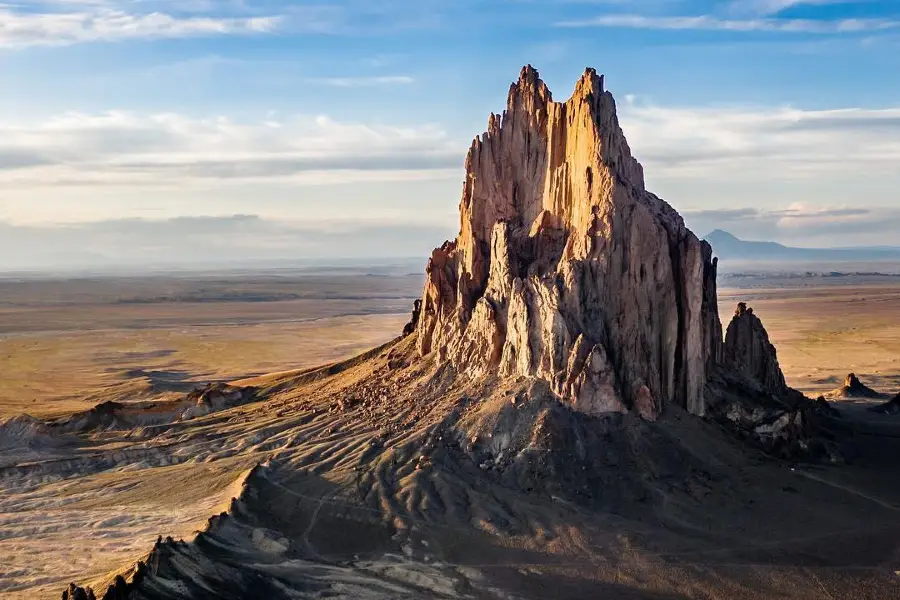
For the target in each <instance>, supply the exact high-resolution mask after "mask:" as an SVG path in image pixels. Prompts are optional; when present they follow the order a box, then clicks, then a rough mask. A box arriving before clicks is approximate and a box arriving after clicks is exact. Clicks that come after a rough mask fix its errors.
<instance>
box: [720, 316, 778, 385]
mask: <svg viewBox="0 0 900 600" xmlns="http://www.w3.org/2000/svg"><path fill="white" fill-rule="evenodd" d="M724 362H725V366H726V367H728V368H730V369H732V370H734V371H737V372H741V373H743V374H744V375H746V376H747V377H749V378H750V379H751V380H753V381H754V382H756V383H758V384H759V386H760V387H761V388H762V389H763V390H764V391H765V392H767V393H769V394H772V395H774V396H784V395H786V394H787V393H788V386H787V384H786V383H785V381H784V374H783V373H782V372H781V367H780V366H778V356H777V353H776V351H775V346H773V345H772V343H771V342H769V334H768V333H767V332H766V328H765V327H763V324H762V321H760V320H759V317H757V316H756V315H755V314H753V309H752V308H749V307H748V306H747V304H746V303H744V302H740V303H738V305H737V309H736V310H735V311H734V318H733V319H732V320H731V323H730V324H729V325H728V330H727V331H726V332H725V356H724Z"/></svg>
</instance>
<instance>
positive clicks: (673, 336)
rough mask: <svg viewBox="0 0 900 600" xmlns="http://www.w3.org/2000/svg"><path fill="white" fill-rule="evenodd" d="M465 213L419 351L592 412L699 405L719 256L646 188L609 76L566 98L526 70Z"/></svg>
mask: <svg viewBox="0 0 900 600" xmlns="http://www.w3.org/2000/svg"><path fill="white" fill-rule="evenodd" d="M460 221H461V222H460V232H459V235H458V236H457V238H456V240H454V241H451V242H447V243H445V244H444V245H443V246H442V247H440V248H438V249H436V250H435V251H434V253H433V255H432V257H431V260H430V261H429V263H428V267H427V277H426V284H425V290H424V293H423V298H422V312H421V316H420V318H419V322H418V327H417V334H418V339H417V344H418V351H419V353H420V354H422V355H428V354H430V353H433V352H434V353H438V355H439V356H440V357H441V358H442V359H446V360H449V361H450V363H451V364H453V365H455V366H456V367H457V368H458V369H460V370H465V371H466V372H468V373H469V374H472V375H480V374H487V373H499V374H501V375H504V376H528V377H535V378H539V379H543V380H546V381H547V382H549V383H550V384H551V388H552V390H553V391H554V393H556V394H557V395H558V396H559V397H561V398H563V399H565V400H567V401H569V402H570V403H571V405H572V406H573V407H574V408H576V409H577V410H580V411H582V412H585V413H588V414H601V413H606V412H623V411H626V410H629V409H635V410H638V411H639V412H640V413H641V414H642V415H644V416H645V417H646V418H650V419H653V418H655V417H656V415H657V414H658V413H659V411H661V410H662V409H664V408H665V406H666V405H668V404H670V403H676V404H679V405H681V406H683V407H685V408H687V409H688V410H690V411H691V412H693V413H695V414H703V412H704V410H705V402H704V387H705V385H706V380H707V371H708V370H709V369H711V368H713V367H714V366H715V365H716V364H717V363H718V362H719V361H720V360H721V324H720V321H719V316H718V310H717V307H716V291H715V278H716V263H715V261H713V260H712V250H711V248H710V246H709V245H708V244H706V243H705V242H701V241H700V240H698V239H697V237H696V236H695V235H694V234H693V233H691V232H690V231H689V230H688V229H687V228H686V227H685V225H684V222H683V220H682V219H681V217H680V216H679V215H678V213H677V212H676V211H675V210H674V209H673V208H672V207H671V206H669V205H668V204H666V203H665V202H664V201H662V200H661V199H659V198H658V197H656V196H654V195H653V194H651V193H650V192H648V191H647V190H646V189H645V187H644V174H643V169H642V168H641V165H640V164H639V163H638V162H637V161H636V160H635V159H634V158H633V157H632V155H631V150H630V148H629V146H628V143H627V142H626V140H625V137H624V135H623V133H622V130H621V128H620V127H619V123H618V119H617V117H616V106H615V101H614V100H613V97H612V95H611V94H610V93H609V92H608V91H606V90H605V89H604V82H603V77H602V76H600V75H597V73H596V72H595V71H594V70H593V69H588V70H587V71H586V72H585V73H584V76H583V77H582V78H581V79H580V80H579V81H578V83H577V84H576V86H575V92H574V94H573V95H572V97H571V98H570V99H569V100H568V101H566V102H562V103H558V102H554V101H553V100H552V97H551V94H550V90H549V89H547V86H546V85H544V82H543V81H541V79H540V77H539V76H538V73H537V71H535V70H534V69H533V68H531V67H530V66H528V67H525V68H524V69H523V70H522V72H521V75H520V77H519V80H518V81H517V82H516V83H514V84H513V85H512V86H511V88H510V91H509V98H508V102H507V109H506V110H505V111H504V112H503V114H502V115H491V117H490V119H489V121H488V130H487V132H485V133H484V135H482V136H481V137H479V138H476V139H475V141H474V143H473V144H472V147H471V149H470V150H469V154H468V157H467V159H466V181H465V184H464V188H463V196H462V201H461V203H460Z"/></svg>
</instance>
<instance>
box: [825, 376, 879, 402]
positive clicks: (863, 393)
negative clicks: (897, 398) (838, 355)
mask: <svg viewBox="0 0 900 600" xmlns="http://www.w3.org/2000/svg"><path fill="white" fill-rule="evenodd" d="M884 397H885V396H884V395H883V394H881V393H879V392H876V391H875V390H873V389H872V388H870V387H869V386H867V385H866V384H864V383H863V382H862V381H860V380H859V377H857V376H856V374H855V373H850V374H849V375H847V377H845V378H844V385H842V386H841V387H839V388H838V389H836V390H833V391H831V392H828V393H827V394H825V398H826V399H827V400H852V399H854V398H884Z"/></svg>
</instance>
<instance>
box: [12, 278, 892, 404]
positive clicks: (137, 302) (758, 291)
mask: <svg viewBox="0 0 900 600" xmlns="http://www.w3.org/2000/svg"><path fill="white" fill-rule="evenodd" d="M421 286H422V276H421V275H419V274H417V273H413V274H406V273H403V272H402V270H400V269H390V270H388V271H387V272H375V273H371V272H367V271H366V270H350V271H346V272H345V271H341V270H335V271H329V272H320V273H315V274H310V273H307V272H302V271H284V272H275V271H273V272H264V273H262V274H259V273H257V274H235V273H233V274H229V273H218V274H178V275H171V274H170V275H158V276H154V277H93V278H83V279H71V280H48V279H22V278H17V279H14V278H8V279H5V280H4V279H0V299H2V300H0V416H8V415H11V414H19V413H23V412H24V413H28V414H30V415H32V416H35V417H49V416H56V415H60V414H65V413H71V412H73V411H77V410H85V409H89V408H91V407H92V406H94V405H96V404H98V403H99V402H103V401H107V400H117V401H118V400H127V399H136V398H147V397H155V396H159V395H163V396H164V395H166V394H168V393H183V392H185V391H189V390H190V389H192V388H193V387H195V386H196V385H202V384H205V383H208V382H213V381H231V380H237V379H243V378H247V377H251V376H255V375H261V374H267V373H275V372H279V371H287V370H292V369H301V368H306V367H311V366H316V365H321V364H325V363H328V362H333V361H336V360H339V359H342V358H346V357H349V356H353V355H355V354H358V353H360V352H363V351H365V350H367V349H369V348H373V347H375V346H378V345H380V344H382V343H384V342H386V341H388V340H390V339H392V338H394V337H396V335H397V334H398V333H399V331H400V330H401V329H402V327H403V324H404V323H406V321H408V320H409V311H410V307H411V305H412V302H413V300H414V299H415V298H416V297H417V296H418V295H419V293H420V291H421ZM739 301H746V302H748V303H749V304H750V305H751V306H752V307H753V308H754V310H755V311H756V313H757V314H758V315H759V316H760V317H761V318H762V319H763V322H764V323H765V325H766V328H767V330H768V332H769V335H770V338H771V340H772V342H773V343H774V344H775V346H776V347H777V348H778V358H779V362H780V364H781V367H782V369H783V370H784V373H785V376H786V378H787V381H788V384H789V385H791V386H792V387H794V388H796V389H798V390H800V391H802V392H804V393H806V394H807V395H810V396H813V397H814V396H817V395H819V394H822V393H825V392H827V391H830V390H832V389H834V388H836V387H838V386H840V384H841V382H842V381H843V378H844V376H845V375H846V374H847V373H849V372H855V373H856V374H857V375H859V376H860V377H861V378H862V379H863V380H864V381H865V382H866V383H868V384H869V385H871V386H872V387H874V388H875V389H878V390H880V391H883V392H886V393H887V392H890V393H892V394H893V393H896V392H897V391H900V319H898V315H900V276H878V277H871V276H868V277H867V276H847V277H839V278H838V277H819V276H808V275H807V276H804V277H799V276H793V277H777V278H775V277H769V276H765V275H758V274H753V275H749V276H738V277H736V276H728V275H726V276H724V277H722V281H721V282H720V289H719V310H720V312H721V314H722V315H723V317H724V316H727V315H728V314H729V313H730V310H731V307H732V305H734V304H736V303H737V302H739ZM723 320H724V318H723ZM725 322H726V323H727V320H726V321H725Z"/></svg>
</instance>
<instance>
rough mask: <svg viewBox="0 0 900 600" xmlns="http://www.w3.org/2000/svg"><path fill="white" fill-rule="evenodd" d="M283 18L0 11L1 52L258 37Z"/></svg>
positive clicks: (109, 12)
mask: <svg viewBox="0 0 900 600" xmlns="http://www.w3.org/2000/svg"><path fill="white" fill-rule="evenodd" d="M282 21H283V17H281V16H278V15H273V16H260V17H207V16H186V17H185V16H173V15H171V14H166V13H159V12H156V13H147V14H135V13H127V12H123V11H119V10H110V9H106V8H100V9H97V10H91V11H79V12H44V13H40V12H38V13H34V12H30V13H29V12H16V11H13V10H10V9H0V48H25V47H29V46H66V45H71V44H77V43H85V42H98V41H107V42H110V41H121V40H125V39H151V38H185V37H195V36H209V35H224V34H259V33H266V32H271V31H273V30H275V29H276V28H277V27H278V26H279V24H280V23H282Z"/></svg>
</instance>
